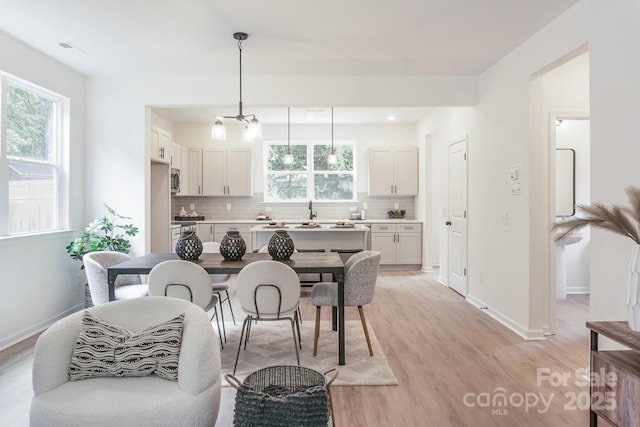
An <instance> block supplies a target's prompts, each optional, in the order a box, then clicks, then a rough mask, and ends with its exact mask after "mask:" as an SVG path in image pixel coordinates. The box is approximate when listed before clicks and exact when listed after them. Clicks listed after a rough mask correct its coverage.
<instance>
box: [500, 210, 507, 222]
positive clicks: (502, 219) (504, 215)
mask: <svg viewBox="0 0 640 427" xmlns="http://www.w3.org/2000/svg"><path fill="white" fill-rule="evenodd" d="M508 223H509V213H508V212H500V224H502V225H507V224H508Z"/></svg>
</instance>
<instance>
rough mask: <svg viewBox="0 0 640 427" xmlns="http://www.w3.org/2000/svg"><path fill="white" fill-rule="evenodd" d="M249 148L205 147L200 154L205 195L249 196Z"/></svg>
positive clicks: (251, 192)
mask: <svg viewBox="0 0 640 427" xmlns="http://www.w3.org/2000/svg"><path fill="white" fill-rule="evenodd" d="M251 160H252V153H251V149H250V148H206V149H204V151H203V155H202V188H203V194H204V195H205V196H251V195H253V188H252V183H253V182H252V175H251V170H252V169H251Z"/></svg>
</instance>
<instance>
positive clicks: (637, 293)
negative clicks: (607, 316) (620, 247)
mask: <svg viewBox="0 0 640 427" xmlns="http://www.w3.org/2000/svg"><path fill="white" fill-rule="evenodd" d="M639 288H640V245H634V247H633V249H632V250H631V258H630V260H629V280H628V282H627V310H628V312H629V318H628V319H629V320H628V322H629V328H631V330H633V331H636V332H640V289H639Z"/></svg>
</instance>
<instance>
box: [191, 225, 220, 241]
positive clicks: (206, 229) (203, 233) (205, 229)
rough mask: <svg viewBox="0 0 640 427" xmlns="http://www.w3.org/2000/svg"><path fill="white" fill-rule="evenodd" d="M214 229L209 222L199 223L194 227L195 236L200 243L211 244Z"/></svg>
mask: <svg viewBox="0 0 640 427" xmlns="http://www.w3.org/2000/svg"><path fill="white" fill-rule="evenodd" d="M215 227H216V226H215V225H214V223H211V222H199V223H198V224H197V225H196V234H197V235H198V237H199V238H200V240H201V241H202V242H213V241H214V240H213V238H214V234H215Z"/></svg>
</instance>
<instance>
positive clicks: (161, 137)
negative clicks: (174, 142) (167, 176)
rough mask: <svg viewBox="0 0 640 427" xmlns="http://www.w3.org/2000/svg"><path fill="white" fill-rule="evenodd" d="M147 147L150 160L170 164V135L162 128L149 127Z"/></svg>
mask: <svg viewBox="0 0 640 427" xmlns="http://www.w3.org/2000/svg"><path fill="white" fill-rule="evenodd" d="M149 147H150V150H151V160H155V161H157V162H162V163H171V133H169V132H167V131H166V130H164V129H162V128H159V127H156V126H151V128H150V129H149Z"/></svg>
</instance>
